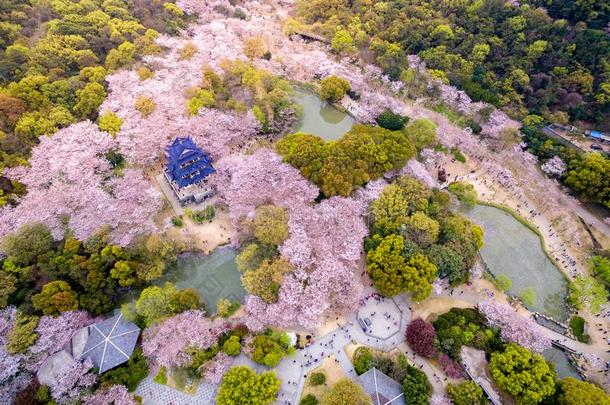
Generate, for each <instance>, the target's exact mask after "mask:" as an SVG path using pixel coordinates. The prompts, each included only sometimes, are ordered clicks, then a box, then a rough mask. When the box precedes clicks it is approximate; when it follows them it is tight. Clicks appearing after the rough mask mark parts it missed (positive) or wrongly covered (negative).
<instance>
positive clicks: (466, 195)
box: [448, 181, 479, 209]
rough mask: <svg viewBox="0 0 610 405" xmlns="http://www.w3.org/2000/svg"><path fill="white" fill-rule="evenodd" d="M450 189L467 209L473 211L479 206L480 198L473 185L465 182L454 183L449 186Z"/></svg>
mask: <svg viewBox="0 0 610 405" xmlns="http://www.w3.org/2000/svg"><path fill="white" fill-rule="evenodd" d="M448 189H449V191H450V192H451V193H453V194H454V195H455V196H456V197H457V199H458V200H459V201H460V203H462V205H463V206H464V207H465V208H467V209H471V208H474V206H475V205H476V204H477V201H478V199H479V196H478V195H477V192H476V190H475V189H474V186H473V185H472V184H470V183H466V182H463V181H454V182H453V183H451V184H449V187H448Z"/></svg>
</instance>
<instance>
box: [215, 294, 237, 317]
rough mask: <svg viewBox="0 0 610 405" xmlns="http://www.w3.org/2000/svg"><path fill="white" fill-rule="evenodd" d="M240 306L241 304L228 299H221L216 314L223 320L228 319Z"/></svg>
mask: <svg viewBox="0 0 610 405" xmlns="http://www.w3.org/2000/svg"><path fill="white" fill-rule="evenodd" d="M240 306H241V305H240V304H239V302H231V301H229V300H228V299H226V298H221V299H219V300H218V302H216V313H217V314H218V315H219V316H221V317H223V318H228V317H230V316H231V315H233V314H234V313H235V311H237V310H238V309H239V307H240Z"/></svg>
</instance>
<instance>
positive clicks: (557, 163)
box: [540, 156, 568, 177]
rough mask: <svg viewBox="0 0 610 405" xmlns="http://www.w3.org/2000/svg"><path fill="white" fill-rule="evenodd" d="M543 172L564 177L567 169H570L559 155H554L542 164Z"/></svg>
mask: <svg viewBox="0 0 610 405" xmlns="http://www.w3.org/2000/svg"><path fill="white" fill-rule="evenodd" d="M540 168H541V169H542V171H543V172H545V173H546V174H550V175H551V176H555V177H562V176H563V175H564V174H565V172H566V170H567V169H568V167H567V165H566V164H565V162H564V161H563V160H561V158H560V157H559V156H553V157H552V158H550V159H549V160H547V161H546V162H545V163H544V164H543V165H542V166H540Z"/></svg>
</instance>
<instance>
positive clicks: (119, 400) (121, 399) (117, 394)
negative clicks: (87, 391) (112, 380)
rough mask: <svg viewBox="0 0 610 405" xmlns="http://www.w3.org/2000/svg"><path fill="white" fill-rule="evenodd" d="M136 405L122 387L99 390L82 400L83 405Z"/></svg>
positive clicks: (136, 402) (133, 399) (114, 386)
mask: <svg viewBox="0 0 610 405" xmlns="http://www.w3.org/2000/svg"><path fill="white" fill-rule="evenodd" d="M113 403H114V405H137V404H138V403H139V402H138V401H136V398H135V396H134V395H133V394H131V393H130V392H129V391H127V388H126V387H125V386H124V385H113V386H111V387H108V388H101V389H99V390H97V391H96V392H95V393H94V394H92V395H89V396H86V397H85V398H84V399H83V404H84V405H108V404H113Z"/></svg>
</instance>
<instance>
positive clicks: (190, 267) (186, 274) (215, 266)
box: [165, 247, 246, 314]
mask: <svg viewBox="0 0 610 405" xmlns="http://www.w3.org/2000/svg"><path fill="white" fill-rule="evenodd" d="M236 255H237V252H236V251H235V249H233V248H230V247H220V248H217V249H215V250H214V251H213V252H212V253H211V254H209V255H204V254H201V253H186V254H183V255H181V256H180V257H179V258H178V263H177V265H176V269H175V270H173V271H172V272H170V274H169V275H168V279H167V280H165V281H172V282H174V283H175V284H176V287H177V288H194V289H196V290H197V291H199V295H200V296H201V298H202V300H203V301H204V303H205V308H206V311H207V312H208V313H209V314H215V313H216V301H218V300H219V299H220V298H228V299H229V300H230V301H233V302H240V303H243V302H244V297H245V295H246V291H245V290H244V287H243V286H242V284H241V273H240V272H239V270H237V265H236V264H235V256H236Z"/></svg>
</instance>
